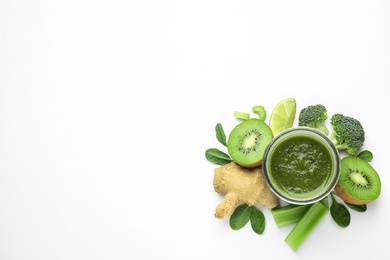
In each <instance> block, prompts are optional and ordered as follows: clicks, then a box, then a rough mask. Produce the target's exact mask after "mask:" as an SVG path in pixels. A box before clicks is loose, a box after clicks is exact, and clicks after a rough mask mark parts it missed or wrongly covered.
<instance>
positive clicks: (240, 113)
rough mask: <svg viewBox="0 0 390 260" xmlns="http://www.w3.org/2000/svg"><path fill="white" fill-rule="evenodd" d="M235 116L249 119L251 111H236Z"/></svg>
mask: <svg viewBox="0 0 390 260" xmlns="http://www.w3.org/2000/svg"><path fill="white" fill-rule="evenodd" d="M234 116H235V117H236V118H238V119H241V120H248V119H249V118H250V115H249V113H245V112H240V111H234Z"/></svg>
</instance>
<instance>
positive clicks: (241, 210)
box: [229, 204, 252, 230]
mask: <svg viewBox="0 0 390 260" xmlns="http://www.w3.org/2000/svg"><path fill="white" fill-rule="evenodd" d="M251 213H252V208H251V207H250V206H248V205H247V204H242V205H240V206H238V207H237V208H236V210H235V211H234V212H233V214H232V215H231V216H230V221H229V224H230V227H231V228H232V229H233V230H238V229H240V228H242V227H243V226H245V225H246V224H247V223H248V222H249V219H250V218H251Z"/></svg>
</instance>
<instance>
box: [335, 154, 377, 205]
mask: <svg viewBox="0 0 390 260" xmlns="http://www.w3.org/2000/svg"><path fill="white" fill-rule="evenodd" d="M335 191H336V193H337V195H338V196H339V197H340V198H341V199H342V200H344V201H345V202H347V203H351V204H354V205H362V204H367V203H369V202H371V201H373V200H375V199H377V198H378V197H379V195H380V193H381V180H380V177H379V175H378V173H377V172H376V170H375V169H374V168H373V167H372V166H371V165H370V164H369V163H368V162H366V161H364V160H362V159H360V158H358V157H352V156H350V157H345V158H343V159H342V160H341V172H340V178H339V181H338V183H337V185H336V187H335Z"/></svg>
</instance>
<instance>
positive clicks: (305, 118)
mask: <svg viewBox="0 0 390 260" xmlns="http://www.w3.org/2000/svg"><path fill="white" fill-rule="evenodd" d="M327 118H328V113H327V111H326V108H325V106H323V105H320V104H318V105H312V106H308V107H305V108H303V109H302V110H301V112H300V113H299V118H298V125H299V126H308V127H312V128H316V129H318V130H320V131H321V132H323V133H324V134H326V135H328V133H329V131H328V128H327V127H326V126H325V120H326V119H327Z"/></svg>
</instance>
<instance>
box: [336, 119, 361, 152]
mask: <svg viewBox="0 0 390 260" xmlns="http://www.w3.org/2000/svg"><path fill="white" fill-rule="evenodd" d="M330 123H331V124H332V125H333V132H332V134H331V136H330V139H331V140H332V142H333V143H334V144H335V145H336V148H337V149H338V150H346V151H347V153H348V154H350V155H355V154H356V153H357V152H358V151H359V149H360V148H361V147H362V146H363V143H364V129H363V126H362V125H361V124H360V122H359V121H358V120H356V119H355V118H352V117H348V116H344V115H342V114H335V115H333V116H332V118H331V120H330Z"/></svg>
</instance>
